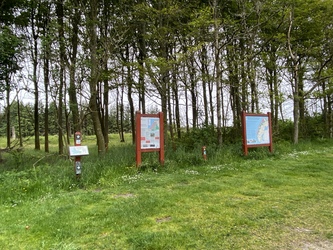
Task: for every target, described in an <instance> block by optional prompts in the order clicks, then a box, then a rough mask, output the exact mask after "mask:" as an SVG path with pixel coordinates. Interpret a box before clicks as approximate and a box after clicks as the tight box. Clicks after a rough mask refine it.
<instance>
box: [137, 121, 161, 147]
mask: <svg viewBox="0 0 333 250" xmlns="http://www.w3.org/2000/svg"><path fill="white" fill-rule="evenodd" d="M148 148H160V118H159V117H141V149H148Z"/></svg>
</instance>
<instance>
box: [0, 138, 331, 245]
mask: <svg viewBox="0 0 333 250" xmlns="http://www.w3.org/2000/svg"><path fill="white" fill-rule="evenodd" d="M221 155H222V153H221ZM213 158H214V159H210V158H208V161H207V162H201V164H196V165H193V166H191V165H186V166H182V165H175V164H172V159H171V158H169V159H166V165H165V166H164V167H160V166H157V167H155V166H154V167H149V166H148V167H147V168H143V169H141V170H140V171H137V169H136V168H135V167H134V165H130V164H129V163H124V166H123V168H122V170H118V171H110V172H105V174H103V175H101V176H100V177H99V178H100V179H99V181H98V182H96V183H93V184H91V185H88V184H85V185H83V186H80V185H78V184H77V183H76V182H75V181H74V180H72V182H71V181H69V182H68V183H69V185H72V187H73V188H68V190H64V189H60V190H59V191H58V192H55V190H54V189H53V188H52V189H50V191H43V192H42V193H38V194H39V195H31V196H29V194H27V195H26V196H24V198H22V199H21V200H20V201H18V202H16V201H11V202H10V201H8V199H7V200H3V202H2V203H1V204H0V211H1V212H0V221H1V223H0V246H2V248H3V249H333V213H332V211H333V166H332V165H333V164H332V163H333V161H332V160H333V144H332V143H330V144H329V145H328V144H325V145H322V146H320V144H316V145H315V146H313V147H311V146H310V147H306V148H303V149H300V148H298V149H295V150H294V151H289V152H287V151H285V152H283V151H281V150H280V151H279V148H277V149H276V152H275V154H274V155H272V156H270V155H265V156H260V157H256V155H254V156H251V154H250V156H249V157H240V156H235V160H232V157H231V156H230V155H229V157H225V158H223V157H220V158H219V154H218V153H216V154H215V155H214V157H213ZM85 163H86V169H84V171H87V172H88V171H89V168H90V167H91V168H92V167H93V165H94V164H93V163H92V162H89V157H87V158H86V160H85ZM96 164H97V163H96ZM110 165H112V164H111V163H110ZM61 167H63V166H61ZM39 168H41V169H42V168H43V166H39ZM45 168H50V166H48V167H45ZM53 168H57V166H53ZM110 168H111V166H110ZM94 171H96V170H94ZM112 173H114V174H112ZM68 174H71V171H69V172H68ZM1 178H2V183H5V181H6V180H5V179H4V178H6V175H5V174H4V173H3V174H2V175H1ZM82 178H85V176H84V175H83V177H82ZM18 179H20V178H18ZM25 181H26V180H25ZM31 181H33V180H31ZM39 181H40V182H42V181H41V180H39ZM55 181H59V180H55ZM81 181H82V182H83V181H84V180H81ZM20 185H21V186H22V184H20ZM40 185H43V184H40ZM1 188H2V189H3V188H5V187H1ZM43 190H47V189H45V187H43ZM9 192H10V191H9ZM24 192H27V191H26V190H24V189H22V193H24ZM32 194H33V193H32Z"/></svg>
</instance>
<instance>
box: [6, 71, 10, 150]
mask: <svg viewBox="0 0 333 250" xmlns="http://www.w3.org/2000/svg"><path fill="white" fill-rule="evenodd" d="M9 97H10V82H9V77H8V76H6V104H7V108H6V123H7V124H6V131H7V132H6V135H7V148H10V141H11V140H10V139H11V133H10V106H11V105H10V100H9Z"/></svg>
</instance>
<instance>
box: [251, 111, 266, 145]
mask: <svg viewBox="0 0 333 250" xmlns="http://www.w3.org/2000/svg"><path fill="white" fill-rule="evenodd" d="M269 132H270V131H269V122H268V117H267V116H246V141H247V144H248V145H260V144H269V143H270V133H269Z"/></svg>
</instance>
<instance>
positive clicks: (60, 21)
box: [56, 0, 66, 155]
mask: <svg viewBox="0 0 333 250" xmlns="http://www.w3.org/2000/svg"><path fill="white" fill-rule="evenodd" d="M56 12H57V21H58V35H59V37H58V38H59V50H60V72H59V78H60V79H59V92H58V151H59V154H60V155H62V154H64V141H63V135H64V131H63V129H64V128H63V120H64V119H63V102H64V100H63V91H64V84H65V81H64V77H65V56H66V55H65V53H66V49H65V44H64V40H65V35H64V20H63V18H64V6H63V0H58V2H57V6H56Z"/></svg>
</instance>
